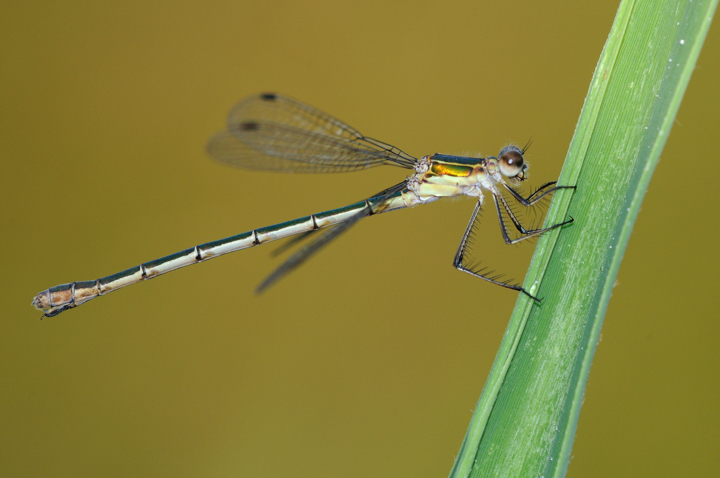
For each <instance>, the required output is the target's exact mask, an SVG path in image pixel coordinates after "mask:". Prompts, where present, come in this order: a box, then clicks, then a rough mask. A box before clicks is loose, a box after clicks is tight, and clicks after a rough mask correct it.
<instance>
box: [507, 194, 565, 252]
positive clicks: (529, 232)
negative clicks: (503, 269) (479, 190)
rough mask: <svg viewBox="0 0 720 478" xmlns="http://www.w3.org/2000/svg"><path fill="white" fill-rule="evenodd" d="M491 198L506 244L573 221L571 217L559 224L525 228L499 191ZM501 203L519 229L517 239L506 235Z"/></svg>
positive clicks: (535, 235) (514, 242)
mask: <svg viewBox="0 0 720 478" xmlns="http://www.w3.org/2000/svg"><path fill="white" fill-rule="evenodd" d="M493 199H494V200H495V209H496V210H497V214H498V220H499V221H500V232H502V236H503V239H504V240H505V243H506V244H517V243H518V242H520V241H524V240H525V239H530V238H531V237H537V236H539V235H540V234H542V233H544V232H547V231H551V230H553V229H556V228H558V227H561V226H564V225H565V224H570V223H571V222H573V221H574V219H573V218H572V217H571V218H570V219H568V220H567V221H563V222H561V223H559V224H554V225H552V226H550V227H547V228H545V229H525V228H524V227H523V225H522V224H520V221H518V219H517V217H515V214H514V213H513V212H512V209H510V206H509V205H508V203H507V201H505V198H504V197H503V196H502V194H500V193H499V192H498V193H497V194H496V193H493ZM501 204H502V206H503V208H504V209H505V211H506V212H507V214H508V216H509V217H510V220H511V221H512V223H513V224H514V225H515V228H517V230H518V231H520V234H521V236H520V237H518V238H517V239H510V236H509V235H508V232H507V228H506V227H505V221H504V220H503V214H502V209H501V208H500V205H501Z"/></svg>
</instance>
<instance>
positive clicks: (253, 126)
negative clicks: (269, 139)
mask: <svg viewBox="0 0 720 478" xmlns="http://www.w3.org/2000/svg"><path fill="white" fill-rule="evenodd" d="M240 129H241V130H243V131H257V130H258V129H260V125H259V124H257V123H255V122H253V121H246V122H245V123H240Z"/></svg>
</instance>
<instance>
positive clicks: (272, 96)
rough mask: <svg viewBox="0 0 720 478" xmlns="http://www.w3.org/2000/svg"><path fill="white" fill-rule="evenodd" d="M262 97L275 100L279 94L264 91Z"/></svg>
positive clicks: (266, 99)
mask: <svg viewBox="0 0 720 478" xmlns="http://www.w3.org/2000/svg"><path fill="white" fill-rule="evenodd" d="M260 99H262V100H264V101H275V100H276V99H277V95H276V94H275V93H263V94H262V95H260Z"/></svg>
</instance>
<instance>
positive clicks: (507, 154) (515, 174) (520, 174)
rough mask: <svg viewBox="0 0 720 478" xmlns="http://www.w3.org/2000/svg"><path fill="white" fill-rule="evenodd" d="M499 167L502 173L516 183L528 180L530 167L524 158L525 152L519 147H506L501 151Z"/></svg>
mask: <svg viewBox="0 0 720 478" xmlns="http://www.w3.org/2000/svg"><path fill="white" fill-rule="evenodd" d="M498 166H499V167H500V172H501V173H502V174H503V175H504V176H506V177H507V178H508V179H509V180H510V181H512V182H514V183H519V182H520V181H525V180H526V179H527V169H528V165H527V163H526V162H525V158H524V157H523V150H522V149H520V148H518V147H517V146H513V145H510V146H505V147H504V148H503V149H501V150H500V154H498Z"/></svg>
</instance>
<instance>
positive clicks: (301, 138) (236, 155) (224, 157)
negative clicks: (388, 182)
mask: <svg viewBox="0 0 720 478" xmlns="http://www.w3.org/2000/svg"><path fill="white" fill-rule="evenodd" d="M207 150H208V154H210V156H211V157H213V158H214V159H216V160H218V161H220V162H223V163H226V164H230V165H232V166H238V167H242V168H249V169H259V170H265V171H288V172H303V173H310V172H342V171H355V170H358V169H366V168H371V167H374V166H380V165H383V164H387V165H392V166H400V167H403V168H408V169H412V168H413V167H414V165H415V162H416V161H417V160H416V159H415V158H413V157H412V156H410V155H409V154H407V153H405V152H403V151H401V150H399V149H398V148H396V147H394V146H392V145H389V144H386V143H383V142H381V141H377V140H375V139H372V138H367V137H365V136H363V135H362V134H360V132H359V131H357V130H356V129H354V128H352V127H350V126H348V125H347V124H345V123H343V122H342V121H340V120H338V119H335V118H333V117H332V116H330V115H328V114H326V113H323V112H322V111H320V110H318V109H315V108H313V107H312V106H308V105H306V104H304V103H301V102H299V101H296V100H293V99H292V98H288V97H286V96H281V95H277V94H272V93H265V94H261V95H255V96H251V97H249V98H246V99H245V100H243V101H241V102H240V103H238V104H237V105H235V107H234V108H233V109H232V111H230V115H229V117H228V123H227V131H225V132H222V133H219V134H217V135H215V136H214V137H213V138H212V139H211V140H210V142H209V143H208V148H207Z"/></svg>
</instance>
